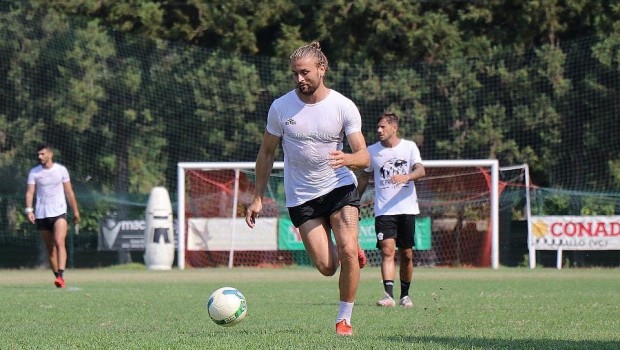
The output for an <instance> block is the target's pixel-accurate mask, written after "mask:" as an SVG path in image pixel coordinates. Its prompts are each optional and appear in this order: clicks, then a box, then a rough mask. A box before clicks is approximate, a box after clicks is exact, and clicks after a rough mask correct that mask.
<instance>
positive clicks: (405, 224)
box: [375, 214, 415, 249]
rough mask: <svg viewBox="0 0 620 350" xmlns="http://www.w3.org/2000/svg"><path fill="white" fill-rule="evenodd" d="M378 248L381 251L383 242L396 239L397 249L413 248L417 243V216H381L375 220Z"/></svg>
mask: <svg viewBox="0 0 620 350" xmlns="http://www.w3.org/2000/svg"><path fill="white" fill-rule="evenodd" d="M375 232H376V233H377V248H379V249H381V241H383V240H385V239H388V238H393V239H396V247H397V248H405V249H406V248H413V247H414V246H415V241H414V239H413V235H414V234H415V215H410V214H401V215H381V216H377V217H376V218H375Z"/></svg>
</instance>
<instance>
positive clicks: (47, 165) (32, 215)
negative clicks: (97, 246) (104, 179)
mask: <svg viewBox="0 0 620 350" xmlns="http://www.w3.org/2000/svg"><path fill="white" fill-rule="evenodd" d="M37 156H38V158H39V163H40V164H39V165H37V166H36V167H34V168H32V169H31V170H30V173H29V174H28V180H27V189H26V209H25V213H26V215H27V216H28V220H30V222H31V223H33V224H35V223H36V225H37V228H38V229H39V232H40V234H41V238H42V239H43V242H45V247H46V248H47V251H48V254H49V261H50V265H51V268H52V271H53V272H54V276H55V277H56V280H55V281H54V284H55V285H56V287H58V288H64V287H65V280H64V275H63V273H64V270H65V268H66V265H67V249H66V247H65V238H66V237H67V199H68V200H69V204H70V205H71V209H73V223H74V224H76V225H77V224H78V223H79V222H80V211H79V210H78V205H77V200H76V199H75V194H74V193H73V187H72V186H71V180H70V178H69V172H68V171H67V168H65V167H64V166H62V165H60V164H58V163H54V161H53V157H54V152H53V151H52V148H51V147H50V146H48V145H40V146H38V147H37ZM35 192H36V205H35V206H34V208H33V201H34V199H35ZM65 197H66V199H65Z"/></svg>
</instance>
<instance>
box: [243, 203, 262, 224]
mask: <svg viewBox="0 0 620 350" xmlns="http://www.w3.org/2000/svg"><path fill="white" fill-rule="evenodd" d="M262 209H263V202H262V200H261V199H260V197H256V198H254V201H253V202H252V204H250V206H249V207H248V209H246V211H245V223H246V224H248V226H249V227H250V228H254V226H255V225H256V218H257V217H258V216H259V213H260V211H261V210H262Z"/></svg>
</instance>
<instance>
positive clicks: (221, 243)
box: [187, 218, 278, 251]
mask: <svg viewBox="0 0 620 350" xmlns="http://www.w3.org/2000/svg"><path fill="white" fill-rule="evenodd" d="M235 221H236V222H234V223H233V219H231V218H191V219H189V220H187V250H207V251H222V250H224V251H227V250H230V249H231V248H233V249H234V250H252V251H272V250H277V249H278V239H277V234H278V232H277V229H278V227H277V221H278V219H277V218H257V219H256V226H255V227H254V228H253V229H251V228H249V227H248V225H246V223H245V220H244V219H243V218H239V219H236V220H235ZM233 225H234V237H233ZM231 244H232V245H231Z"/></svg>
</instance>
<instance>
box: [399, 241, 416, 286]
mask: <svg viewBox="0 0 620 350" xmlns="http://www.w3.org/2000/svg"><path fill="white" fill-rule="evenodd" d="M398 251H399V254H400V280H401V281H403V282H411V279H412V278H413V249H411V248H409V249H399V250H398Z"/></svg>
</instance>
